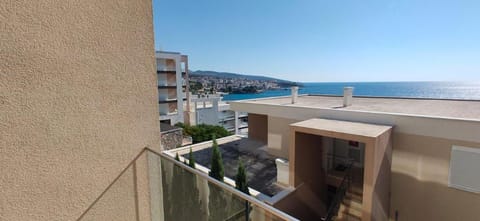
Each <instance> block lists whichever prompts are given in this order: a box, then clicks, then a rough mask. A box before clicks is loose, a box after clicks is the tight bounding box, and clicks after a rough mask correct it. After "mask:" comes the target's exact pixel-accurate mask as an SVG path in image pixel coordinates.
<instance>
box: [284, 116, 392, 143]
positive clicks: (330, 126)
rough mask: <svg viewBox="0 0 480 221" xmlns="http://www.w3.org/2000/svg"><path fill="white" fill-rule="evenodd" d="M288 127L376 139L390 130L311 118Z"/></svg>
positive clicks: (381, 127)
mask: <svg viewBox="0 0 480 221" xmlns="http://www.w3.org/2000/svg"><path fill="white" fill-rule="evenodd" d="M290 126H293V127H298V128H304V129H310V130H322V131H330V132H334V133H341V134H350V135H356V136H364V137H373V138H376V137H378V136H380V135H382V134H383V133H385V132H386V131H388V130H390V129H391V128H392V127H391V126H384V125H377V124H366V123H357V122H349V121H340V120H328V119H320V118H313V119H309V120H305V121H300V122H298V123H294V124H290Z"/></svg>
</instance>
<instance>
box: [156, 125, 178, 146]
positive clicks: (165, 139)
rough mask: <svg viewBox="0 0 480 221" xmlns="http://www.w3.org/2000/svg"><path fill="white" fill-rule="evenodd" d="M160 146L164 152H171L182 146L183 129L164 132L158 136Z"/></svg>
mask: <svg viewBox="0 0 480 221" xmlns="http://www.w3.org/2000/svg"><path fill="white" fill-rule="evenodd" d="M160 139H161V145H162V148H163V149H164V150H171V149H174V148H177V147H178V146H181V145H182V142H183V129H181V128H178V129H175V130H170V131H165V132H162V133H161V134H160Z"/></svg>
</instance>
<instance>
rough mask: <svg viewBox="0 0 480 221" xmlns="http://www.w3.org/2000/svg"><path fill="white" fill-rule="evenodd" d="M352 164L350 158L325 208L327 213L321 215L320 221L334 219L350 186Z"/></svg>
mask: <svg viewBox="0 0 480 221" xmlns="http://www.w3.org/2000/svg"><path fill="white" fill-rule="evenodd" d="M352 166H353V161H352V160H350V161H349V163H348V164H347V166H346V169H345V176H344V177H343V179H342V182H341V183H340V186H339V187H338V189H337V191H336V193H335V196H334V197H333V200H332V201H331V202H330V206H329V207H328V210H327V215H325V216H324V217H322V221H332V220H335V217H336V216H337V215H338V211H339V209H340V205H341V204H342V202H343V200H344V198H345V195H346V194H347V191H348V189H349V188H350V185H351V182H352Z"/></svg>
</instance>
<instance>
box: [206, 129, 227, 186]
mask: <svg viewBox="0 0 480 221" xmlns="http://www.w3.org/2000/svg"><path fill="white" fill-rule="evenodd" d="M208 175H209V176H211V177H213V178H214V179H216V180H219V181H222V182H223V177H224V175H225V172H224V169H223V160H222V153H221V152H220V150H219V149H218V144H217V139H216V138H215V137H213V145H212V161H211V166H210V172H209V173H208Z"/></svg>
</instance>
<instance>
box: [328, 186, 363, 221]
mask: <svg viewBox="0 0 480 221" xmlns="http://www.w3.org/2000/svg"><path fill="white" fill-rule="evenodd" d="M362 195H363V191H362V189H360V188H358V187H354V186H351V187H350V188H349V189H348V190H347V193H346V194H345V197H344V198H343V201H342V203H341V204H340V208H339V210H338V214H337V217H336V218H335V221H361V220H362Z"/></svg>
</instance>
